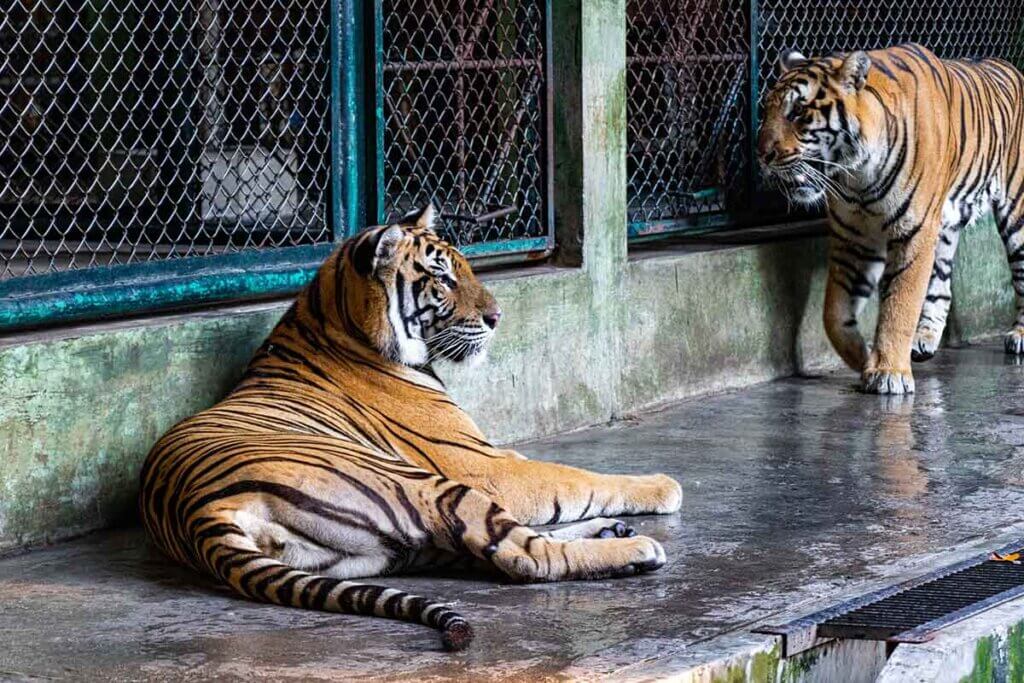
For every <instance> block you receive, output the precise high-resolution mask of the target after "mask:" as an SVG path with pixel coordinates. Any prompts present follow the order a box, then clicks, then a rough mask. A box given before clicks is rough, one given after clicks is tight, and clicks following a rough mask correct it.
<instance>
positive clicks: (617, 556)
mask: <svg viewBox="0 0 1024 683" xmlns="http://www.w3.org/2000/svg"><path fill="white" fill-rule="evenodd" d="M582 543H584V544H586V545H581V546H580V547H579V548H580V552H581V554H586V555H587V556H586V557H581V558H580V560H581V561H580V562H579V565H578V568H577V571H576V572H575V576H574V577H573V578H581V579H598V578H620V577H623V576H633V575H635V574H643V573H646V572H653V571H657V570H659V569H661V568H662V567H664V566H665V561H666V560H665V549H664V548H662V547H661V544H660V543H658V542H657V541H655V540H654V539H653V538H649V537H647V536H633V537H631V538H609V539H601V540H591V541H583V542H582Z"/></svg>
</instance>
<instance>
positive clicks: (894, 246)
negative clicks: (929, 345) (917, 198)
mask: <svg viewBox="0 0 1024 683" xmlns="http://www.w3.org/2000/svg"><path fill="white" fill-rule="evenodd" d="M938 226H939V221H938V220H937V218H936V217H934V216H927V217H926V218H925V220H924V221H923V222H922V223H921V224H919V225H917V226H903V225H898V226H894V228H895V229H896V234H897V237H895V238H893V239H892V240H890V242H889V253H888V258H887V260H886V265H885V273H884V275H883V277H882V285H881V295H882V301H881V306H880V310H879V314H878V329H877V331H876V333H875V346H874V348H873V349H872V350H871V353H870V354H869V356H868V362H867V365H866V366H865V367H864V371H863V372H862V373H861V384H862V388H863V390H864V391H866V392H868V393H872V394H904V393H913V391H914V376H913V373H912V372H911V370H910V348H911V345H912V344H913V341H914V332H915V330H916V328H917V322H918V319H919V317H920V315H921V308H922V306H923V304H924V297H925V294H926V293H927V290H928V282H929V279H930V275H931V272H932V264H933V262H934V261H935V243H936V242H937V241H938V232H939V227H938ZM901 233H902V234H901Z"/></svg>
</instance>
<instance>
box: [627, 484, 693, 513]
mask: <svg viewBox="0 0 1024 683" xmlns="http://www.w3.org/2000/svg"><path fill="white" fill-rule="evenodd" d="M636 479H637V483H638V484H639V486H638V487H636V490H635V491H634V492H633V495H632V496H631V497H632V498H633V499H634V508H633V509H632V510H629V512H630V513H631V514H654V515H667V514H670V513H673V512H678V510H679V508H680V507H681V506H682V504H683V487H682V486H680V485H679V482H677V481H676V480H675V479H673V478H672V477H667V476H665V475H664V474H652V475H649V476H645V477H636Z"/></svg>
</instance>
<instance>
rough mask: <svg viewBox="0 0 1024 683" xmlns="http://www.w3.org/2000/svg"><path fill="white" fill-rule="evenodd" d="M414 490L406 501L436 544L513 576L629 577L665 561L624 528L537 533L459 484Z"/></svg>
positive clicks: (442, 482) (434, 483)
mask: <svg viewBox="0 0 1024 683" xmlns="http://www.w3.org/2000/svg"><path fill="white" fill-rule="evenodd" d="M418 488H419V491H417V492H416V493H415V495H411V496H410V500H411V501H413V504H414V505H417V506H418V507H419V508H420V511H421V516H422V519H423V520H424V523H425V524H426V525H427V526H428V528H430V529H432V531H433V534H434V543H435V544H436V545H437V546H438V547H440V548H442V549H444V550H447V551H449V552H452V553H456V554H462V555H466V554H470V555H473V556H475V557H477V558H479V559H481V560H484V561H485V562H488V563H489V564H491V565H492V566H493V567H494V568H496V569H497V570H498V571H500V572H501V573H503V574H505V575H506V576H508V577H510V578H513V579H516V580H520V581H560V580H573V579H593V578H604V577H616V576H629V575H632V574H637V573H640V572H645V571H652V570H655V569H658V568H660V567H661V566H662V565H664V564H665V551H664V550H663V549H662V547H661V545H660V544H659V543H658V542H657V541H655V540H654V539H652V538H648V537H646V536H628V535H626V532H625V530H624V529H623V530H622V534H619V533H616V534H615V535H614V536H612V537H607V538H606V537H603V536H601V534H600V531H599V530H597V529H596V526H597V525H594V528H589V527H586V530H587V531H588V532H593V531H597V533H598V537H597V538H573V537H571V536H575V535H576V533H575V532H574V533H568V532H567V530H562V532H563V533H562V534H557V532H556V533H546V534H545V533H539V532H537V531H534V530H533V529H531V528H530V527H528V526H525V525H523V524H521V523H520V522H519V521H518V520H517V519H516V518H515V517H514V516H512V515H511V514H510V513H509V512H508V511H506V510H505V509H503V508H502V507H501V506H500V505H499V504H498V503H496V502H495V501H494V500H492V499H491V498H490V497H488V496H487V495H484V494H483V493H482V492H480V491H478V490H476V489H473V488H471V487H469V486H466V485H464V484H461V483H458V482H455V481H452V480H450V479H446V478H444V477H436V478H433V479H431V480H427V481H424V482H422V485H421V486H419V487H418ZM602 522H603V520H602ZM613 526H614V525H613ZM577 531H578V530H577ZM613 531H615V530H614V529H613ZM559 536H561V537H559Z"/></svg>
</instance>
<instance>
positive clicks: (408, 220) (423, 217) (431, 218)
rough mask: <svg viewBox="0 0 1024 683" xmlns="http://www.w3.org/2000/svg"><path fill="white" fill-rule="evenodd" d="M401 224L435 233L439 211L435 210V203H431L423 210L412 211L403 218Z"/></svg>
mask: <svg viewBox="0 0 1024 683" xmlns="http://www.w3.org/2000/svg"><path fill="white" fill-rule="evenodd" d="M400 222H401V223H402V225H415V226H416V227H417V228H422V229H424V230H430V231H433V230H434V224H435V223H436V222H437V210H436V209H434V203H433V202H429V203H427V205H426V206H424V207H423V208H420V209H415V210H413V211H410V212H409V213H407V214H405V215H404V216H402V220H401V221H400Z"/></svg>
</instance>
